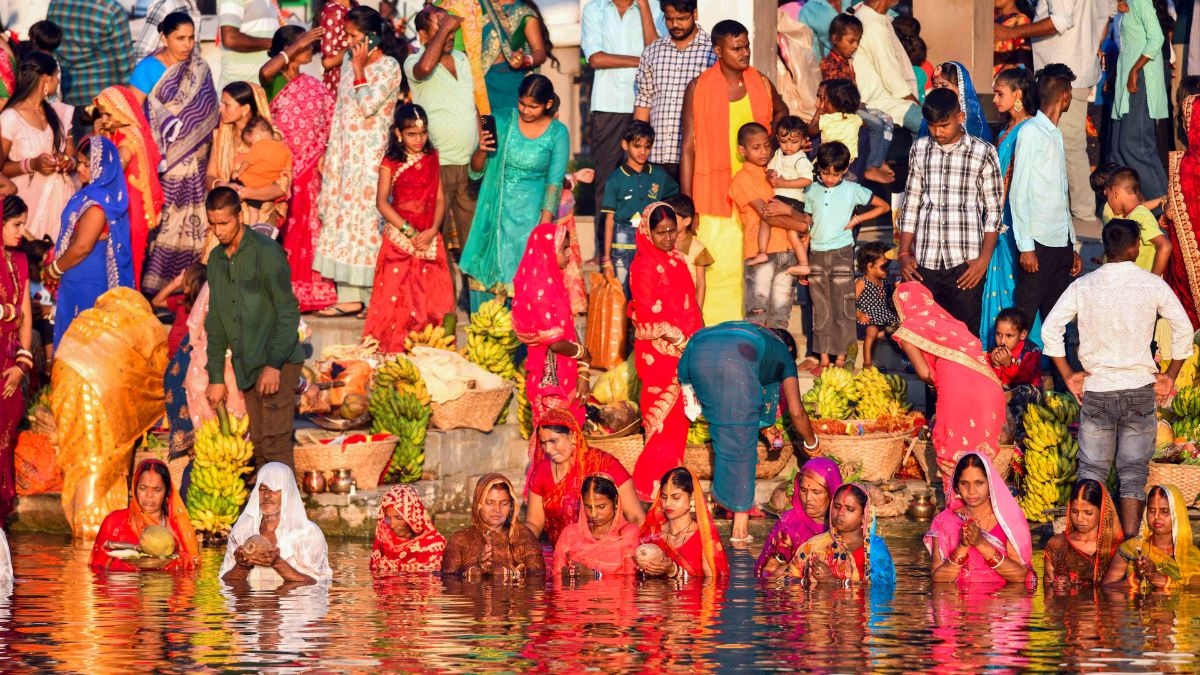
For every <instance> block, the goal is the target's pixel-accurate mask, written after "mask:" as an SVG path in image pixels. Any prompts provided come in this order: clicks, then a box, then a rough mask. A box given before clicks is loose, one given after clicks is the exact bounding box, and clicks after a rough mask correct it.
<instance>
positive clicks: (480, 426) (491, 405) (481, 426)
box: [429, 383, 513, 433]
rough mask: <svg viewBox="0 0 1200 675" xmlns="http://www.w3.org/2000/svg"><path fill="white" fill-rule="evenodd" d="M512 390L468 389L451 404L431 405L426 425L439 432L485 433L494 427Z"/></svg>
mask: <svg viewBox="0 0 1200 675" xmlns="http://www.w3.org/2000/svg"><path fill="white" fill-rule="evenodd" d="M512 390H513V386H512V385H511V384H508V383H506V384H505V385H504V386H502V387H500V388H498V389H468V390H467V393H465V394H463V395H462V396H459V397H458V398H456V399H454V400H453V401H446V402H445V403H434V404H433V405H432V408H433V416H432V417H431V418H430V420H429V425H430V426H432V427H433V428H434V429H438V430H441V431H449V430H451V429H474V430H476V431H482V432H484V433H488V432H490V431H491V430H492V429H493V428H494V427H495V426H496V418H497V417H499V416H500V411H501V410H503V409H504V404H506V403H508V397H509V396H511V395H512Z"/></svg>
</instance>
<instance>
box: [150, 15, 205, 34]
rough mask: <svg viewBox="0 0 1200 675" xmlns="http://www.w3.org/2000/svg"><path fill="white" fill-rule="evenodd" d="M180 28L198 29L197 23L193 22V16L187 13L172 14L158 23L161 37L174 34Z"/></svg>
mask: <svg viewBox="0 0 1200 675" xmlns="http://www.w3.org/2000/svg"><path fill="white" fill-rule="evenodd" d="M180 26H191V27H193V28H195V27H196V22H195V21H193V20H192V16H191V15H190V14H188V13H187V12H171V13H170V14H168V15H166V16H164V17H163V20H162V21H160V22H159V23H158V34H159V35H170V34H171V33H174V32H175V31H176V29H178V28H179V27H180Z"/></svg>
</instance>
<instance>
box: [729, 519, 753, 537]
mask: <svg viewBox="0 0 1200 675" xmlns="http://www.w3.org/2000/svg"><path fill="white" fill-rule="evenodd" d="M729 541H731V542H736V543H745V542H748V541H750V514H748V513H734V514H733V531H732V532H730V534H729Z"/></svg>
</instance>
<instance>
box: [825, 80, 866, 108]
mask: <svg viewBox="0 0 1200 675" xmlns="http://www.w3.org/2000/svg"><path fill="white" fill-rule="evenodd" d="M825 100H826V101H828V102H829V105H830V106H831V107H832V108H833V109H834V110H835V111H836V112H840V113H844V114H846V115H853V114H855V113H857V112H858V109H859V107H860V106H861V105H862V95H861V94H859V92H858V86H857V85H855V84H854V83H853V82H851V81H850V80H844V79H836V80H826V82H825Z"/></svg>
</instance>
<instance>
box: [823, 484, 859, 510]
mask: <svg viewBox="0 0 1200 675" xmlns="http://www.w3.org/2000/svg"><path fill="white" fill-rule="evenodd" d="M847 491H848V492H849V493H850V494H852V495H854V501H856V502H858V505H859V507H861V508H864V509H865V508H866V507H867V493H866V492H863V489H862V488H861V487H859V486H858V485H855V484H854V483H842V485H841V487H839V488H838V489H836V490H834V491H833V494H832V495H830V497H829V501H830V503H832V502H833V500H835V499H837V496H838V495H840V494H842V493H843V492H847Z"/></svg>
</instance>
